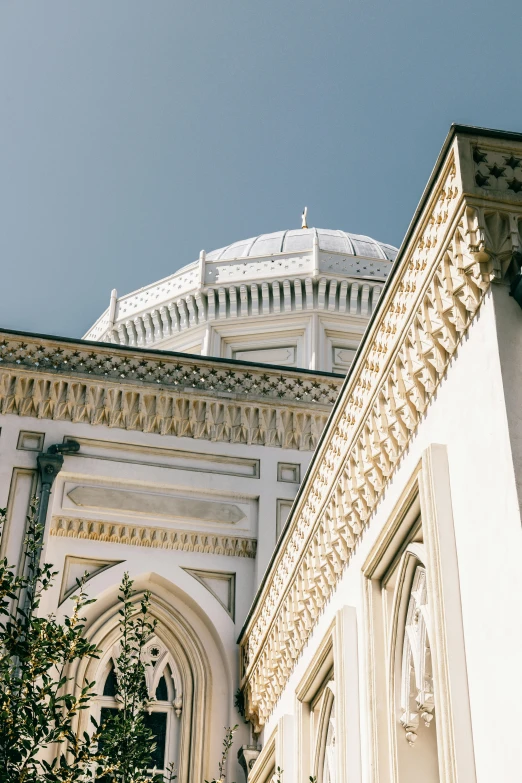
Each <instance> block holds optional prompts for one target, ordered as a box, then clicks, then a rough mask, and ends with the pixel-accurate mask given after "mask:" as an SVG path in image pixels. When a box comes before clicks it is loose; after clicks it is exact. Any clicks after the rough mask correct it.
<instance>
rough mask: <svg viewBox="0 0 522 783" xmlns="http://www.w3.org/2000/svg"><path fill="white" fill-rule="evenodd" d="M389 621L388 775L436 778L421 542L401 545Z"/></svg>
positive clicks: (431, 782)
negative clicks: (391, 765)
mask: <svg viewBox="0 0 522 783" xmlns="http://www.w3.org/2000/svg"><path fill="white" fill-rule="evenodd" d="M389 623H390V647H389V657H388V661H389V677H388V683H389V701H388V703H389V704H390V706H391V709H390V722H391V726H390V728H391V731H390V736H391V738H392V748H393V753H392V758H393V760H394V767H395V771H394V780H395V781H397V783H413V781H415V780H417V779H418V776H419V775H421V777H422V779H423V781H425V783H438V781H439V768H438V760H437V736H436V725H435V713H434V710H435V701H434V684H433V672H432V669H431V645H430V637H431V633H432V631H431V617H430V607H429V605H428V593H427V577H426V553H425V548H424V545H423V544H421V543H417V542H411V543H409V544H408V546H407V547H406V548H405V550H404V552H403V554H402V556H401V558H400V561H399V564H398V566H397V572H396V576H395V587H394V593H393V600H392V606H391V612H390V616H389Z"/></svg>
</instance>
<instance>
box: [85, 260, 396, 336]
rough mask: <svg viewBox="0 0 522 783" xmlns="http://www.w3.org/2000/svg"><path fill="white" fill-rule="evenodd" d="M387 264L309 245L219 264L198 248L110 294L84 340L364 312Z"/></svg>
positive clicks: (379, 286) (369, 308) (371, 304)
mask: <svg viewBox="0 0 522 783" xmlns="http://www.w3.org/2000/svg"><path fill="white" fill-rule="evenodd" d="M390 269H391V263H390V262H389V261H387V260H386V259H376V258H364V257H360V256H349V255H346V254H343V253H334V252H324V251H321V250H319V249H317V248H316V249H315V250H313V251H312V250H310V251H308V252H303V253H299V254H296V253H281V254H278V255H276V256H266V257H260V258H250V257H249V258H247V259H233V260H226V261H206V260H205V255H204V253H202V255H201V258H200V260H199V262H194V263H193V264H190V265H189V266H187V267H184V268H183V269H180V270H179V271H178V272H176V273H175V274H174V275H171V276H170V277H167V278H165V279H164V280H160V281H159V282H158V283H154V284H152V285H150V286H146V287H144V288H141V289H140V290H139V291H135V292H133V293H131V294H128V295H126V296H123V297H120V298H119V299H117V301H116V302H115V306H114V310H113V312H112V314H111V308H110V307H109V308H108V309H107V310H106V311H105V312H104V313H103V314H102V315H101V316H100V318H99V319H98V320H97V321H96V323H95V324H94V325H93V326H92V327H91V329H89V331H88V332H87V333H86V335H85V339H88V340H97V341H100V342H102V341H103V342H114V343H119V344H121V345H131V346H145V345H154V344H159V343H161V341H162V340H165V339H167V338H169V337H172V336H173V335H175V334H177V333H179V332H183V331H184V330H186V329H190V328H192V327H194V326H197V325H200V324H205V323H208V322H211V321H214V320H219V319H224V318H235V317H248V316H256V315H267V314H268V313H271V314H278V313H288V312H299V311H301V310H311V309H318V310H327V311H329V312H340V313H349V314H351V315H360V316H363V317H364V316H368V315H370V313H371V312H372V310H373V309H374V307H375V304H376V302H377V299H378V297H379V294H380V292H381V289H382V284H383V282H384V281H385V279H386V277H387V276H388V274H389V271H390ZM343 278H348V279H343Z"/></svg>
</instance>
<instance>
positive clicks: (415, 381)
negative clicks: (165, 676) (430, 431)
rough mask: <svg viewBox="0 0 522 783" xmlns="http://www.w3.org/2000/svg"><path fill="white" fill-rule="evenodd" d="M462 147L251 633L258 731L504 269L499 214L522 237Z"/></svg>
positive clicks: (247, 683) (449, 163)
mask: <svg viewBox="0 0 522 783" xmlns="http://www.w3.org/2000/svg"><path fill="white" fill-rule="evenodd" d="M454 149H455V147H453V148H452V150H451V151H450V153H449V154H448V156H447V158H446V161H445V163H444V165H443V168H442V171H441V174H440V175H439V178H438V181H437V182H436V183H435V184H434V186H433V189H432V195H431V197H430V198H429V200H428V202H427V204H426V206H425V207H424V212H423V213H422V214H421V215H420V217H419V219H418V221H417V227H416V230H415V232H414V233H413V234H412V238H411V240H410V243H409V246H408V247H407V248H406V249H405V251H404V253H403V257H402V261H401V264H400V266H399V268H398V270H397V273H396V276H395V278H394V280H393V281H392V285H391V286H390V288H389V290H388V292H387V295H386V298H385V300H384V301H383V302H382V304H381V309H380V311H379V313H378V315H377V317H376V319H375V321H374V323H373V325H372V329H371V331H370V333H369V335H368V337H367V339H366V342H365V345H364V348H363V351H362V352H361V355H360V356H359V359H358V362H357V365H356V366H355V368H354V369H353V372H352V374H351V376H350V379H349V382H348V384H347V386H346V387H345V389H344V390H343V396H342V398H341V399H340V401H339V403H338V405H337V408H336V411H335V413H334V417H333V419H332V420H331V421H330V426H329V429H328V433H327V435H326V437H325V438H324V439H323V442H322V443H321V446H320V448H319V451H318V452H317V454H316V457H315V459H314V462H313V464H312V469H311V472H310V474H309V476H308V480H307V482H306V485H305V486H304V488H303V492H302V494H301V496H300V498H299V500H298V503H297V506H296V508H295V510H294V513H293V515H292V517H291V519H290V520H289V523H288V526H287V530H286V532H285V535H284V538H283V541H282V545H281V548H280V551H279V553H278V556H277V557H276V559H275V561H274V563H273V565H272V568H271V571H270V573H269V574H268V578H267V579H266V582H265V585H264V588H263V591H262V593H261V594H260V596H259V598H258V600H257V602H256V605H255V607H254V610H253V612H252V615H251V617H250V619H249V622H248V624H247V626H246V629H245V632H244V634H243V636H242V639H241V667H242V687H243V689H244V693H245V697H246V698H245V701H246V705H247V715H248V717H249V719H250V720H251V721H252V723H253V726H254V730H255V731H256V732H257V731H259V730H260V729H261V727H262V726H263V725H264V723H265V722H266V720H267V718H268V717H269V715H270V713H271V711H272V709H273V707H274V705H275V703H276V702H277V700H278V698H279V696H280V694H281V692H282V691H283V689H284V687H285V683H286V681H287V679H288V677H289V675H290V673H291V671H292V669H293V667H294V665H295V662H296V660H297V658H298V657H299V655H300V652H301V650H302V649H303V646H304V645H305V643H306V641H307V639H308V637H309V635H310V633H311V630H312V628H313V626H314V624H315V623H316V621H317V619H318V617H319V615H320V613H321V610H322V608H323V606H324V605H325V603H326V602H327V601H328V599H329V597H330V595H331V593H332V591H333V590H334V588H335V585H336V583H337V581H338V580H339V578H340V576H341V574H342V572H343V569H344V568H345V566H346V564H347V563H348V561H349V560H350V557H351V553H352V551H353V549H354V547H355V545H356V543H357V540H358V539H359V538H360V536H361V535H362V533H363V531H364V529H365V528H366V526H367V525H368V523H369V521H370V518H371V516H372V514H373V512H374V510H375V509H376V507H377V505H378V503H379V501H380V498H381V497H382V493H383V491H384V488H385V487H386V485H387V483H388V481H389V479H390V477H391V475H392V474H393V472H394V470H395V468H396V467H397V465H398V463H399V460H400V458H401V455H402V454H403V452H404V450H405V449H406V447H407V445H408V443H409V441H410V439H411V438H412V436H413V434H414V432H415V430H416V428H417V426H418V424H419V421H420V419H421V417H422V415H423V414H424V412H425V411H426V409H427V407H428V405H429V403H430V400H431V398H432V396H433V394H434V392H435V390H436V388H437V386H438V384H439V382H440V380H441V379H442V377H443V375H444V373H445V372H446V371H447V369H448V365H449V362H450V360H451V358H452V357H453V356H454V354H455V351H456V348H457V346H458V344H459V342H460V340H461V339H462V336H463V335H464V334H465V332H466V331H467V329H468V327H469V326H470V324H471V322H472V320H473V318H474V316H475V315H476V313H477V311H478V309H479V307H480V305H481V302H482V301H483V298H484V296H485V294H486V292H487V290H488V287H489V285H490V283H491V281H492V279H493V278H494V277H495V276H498V275H499V274H500V272H499V269H498V258H497V257H496V256H495V248H492V247H491V246H490V245H489V244H488V242H489V241H490V239H491V234H492V232H491V228H488V226H489V227H491V226H493V225H495V227H496V230H497V234H498V236H497V237H496V240H495V242H496V245H497V246H499V247H502V248H504V246H506V248H505V249H506V254H507V256H509V255H510V254H512V253H513V252H514V250H515V249H516V238H514V236H513V232H511V233H510V230H509V229H510V226H511V225H512V224H513V220H514V218H510V219H508V220H507V221H503V220H502V219H500V220H499V219H497V218H496V217H494V216H493V210H490V211H489V213H488V221H487V223H486V225H485V223H484V213H483V212H481V207H480V203H477V204H474V203H473V202H472V200H471V199H468V200H465V199H464V197H463V193H462V186H461V181H460V173H459V170H458V166H457V162H456V161H455V158H454ZM497 211H498V210H497ZM521 215H522V212H521ZM521 215H519V216H518V218H519V219H520V217H521Z"/></svg>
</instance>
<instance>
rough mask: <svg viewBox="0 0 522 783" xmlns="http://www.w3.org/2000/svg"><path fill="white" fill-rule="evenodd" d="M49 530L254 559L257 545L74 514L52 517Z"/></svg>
mask: <svg viewBox="0 0 522 783" xmlns="http://www.w3.org/2000/svg"><path fill="white" fill-rule="evenodd" d="M50 532H51V535H52V536H58V537H65V538H84V539H89V540H90V541H105V542H108V543H113V544H128V545H131V546H144V547H149V548H151V549H175V550H179V551H181V552H200V553H205V554H209V555H225V556H226V557H248V558H255V556H256V548H257V541H256V539H255V538H242V537H241V536H230V535H225V534H223V533H205V532H201V531H195V530H178V529H172V528H164V527H149V526H147V525H136V524H124V523H120V522H107V521H106V520H99V519H98V520H97V519H80V518H77V517H62V516H57V517H53V518H52V521H51V529H50Z"/></svg>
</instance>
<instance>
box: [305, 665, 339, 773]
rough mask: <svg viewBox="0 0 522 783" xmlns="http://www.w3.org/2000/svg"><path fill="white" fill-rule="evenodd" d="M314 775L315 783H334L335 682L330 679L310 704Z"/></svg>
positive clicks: (335, 763) (335, 766) (335, 770)
mask: <svg viewBox="0 0 522 783" xmlns="http://www.w3.org/2000/svg"><path fill="white" fill-rule="evenodd" d="M311 717H312V726H311V728H312V741H313V744H314V762H313V768H314V775H315V776H316V777H317V783H336V781H337V761H336V753H337V751H336V749H335V742H336V738H335V682H334V680H333V679H330V680H329V681H328V682H327V683H326V684H325V686H324V687H323V688H322V689H321V691H320V692H319V694H318V695H317V697H316V698H315V699H314V702H313V703H312V704H311Z"/></svg>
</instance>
